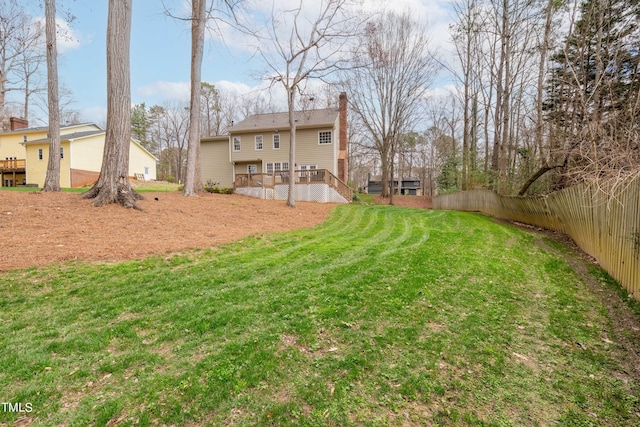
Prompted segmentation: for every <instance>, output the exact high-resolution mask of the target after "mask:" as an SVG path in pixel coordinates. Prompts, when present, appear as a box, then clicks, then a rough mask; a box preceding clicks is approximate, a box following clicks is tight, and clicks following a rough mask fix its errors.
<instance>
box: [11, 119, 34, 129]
mask: <svg viewBox="0 0 640 427" xmlns="http://www.w3.org/2000/svg"><path fill="white" fill-rule="evenodd" d="M28 127H29V121H28V120H27V119H21V118H18V117H10V118H9V128H10V130H18V129H25V128H28Z"/></svg>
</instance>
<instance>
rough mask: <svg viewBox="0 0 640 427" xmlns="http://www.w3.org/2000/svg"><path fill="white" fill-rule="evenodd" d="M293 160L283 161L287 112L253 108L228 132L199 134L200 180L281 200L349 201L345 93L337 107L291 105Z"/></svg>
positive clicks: (287, 136) (287, 135)
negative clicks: (299, 108)
mask: <svg viewBox="0 0 640 427" xmlns="http://www.w3.org/2000/svg"><path fill="white" fill-rule="evenodd" d="M295 119H296V164H295V165H293V167H291V166H292V165H289V148H290V131H289V129H290V127H289V113H287V112H284V113H272V114H257V115H253V116H249V117H247V118H246V119H244V120H242V121H241V122H239V123H237V124H235V125H234V126H232V127H231V129H230V130H229V133H228V135H224V136H218V137H210V138H203V139H202V141H201V155H200V161H201V174H202V179H203V181H204V182H207V181H211V182H214V183H216V184H218V185H220V186H225V187H234V188H235V191H236V193H240V194H246V195H250V196H253V197H259V198H269V199H277V200H285V199H286V198H287V194H288V186H289V184H290V183H293V184H294V185H295V186H296V187H295V188H296V199H297V200H308V201H321V202H322V201H324V202H327V201H330V202H349V201H350V200H351V190H350V189H349V187H348V186H347V184H346V183H347V179H348V168H347V166H348V165H347V145H348V142H347V97H346V94H344V93H343V94H341V95H340V100H339V108H327V109H319V110H307V111H297V112H296V113H295Z"/></svg>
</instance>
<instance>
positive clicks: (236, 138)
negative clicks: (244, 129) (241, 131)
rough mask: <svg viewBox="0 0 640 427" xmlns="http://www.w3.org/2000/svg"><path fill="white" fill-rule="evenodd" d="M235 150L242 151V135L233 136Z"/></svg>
mask: <svg viewBox="0 0 640 427" xmlns="http://www.w3.org/2000/svg"><path fill="white" fill-rule="evenodd" d="M233 151H240V137H239V136H234V137H233Z"/></svg>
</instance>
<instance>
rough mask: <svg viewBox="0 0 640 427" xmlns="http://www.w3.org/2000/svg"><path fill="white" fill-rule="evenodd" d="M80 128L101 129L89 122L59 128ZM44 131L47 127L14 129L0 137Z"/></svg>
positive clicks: (61, 129) (1, 133)
mask: <svg viewBox="0 0 640 427" xmlns="http://www.w3.org/2000/svg"><path fill="white" fill-rule="evenodd" d="M81 126H94V127H95V128H96V129H100V130H102V128H101V127H100V126H98V125H97V124H95V123H91V122H87V123H78V124H74V125H62V126H60V131H63V130H67V129H73V128H75V127H81ZM46 130H49V126H35V127H29V128H20V129H16V130H8V131H5V132H2V131H0V135H11V134H16V133H31V132H42V131H46Z"/></svg>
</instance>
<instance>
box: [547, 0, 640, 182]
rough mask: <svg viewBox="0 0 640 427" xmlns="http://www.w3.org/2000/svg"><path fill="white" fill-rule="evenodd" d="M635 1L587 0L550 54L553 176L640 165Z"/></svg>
mask: <svg viewBox="0 0 640 427" xmlns="http://www.w3.org/2000/svg"><path fill="white" fill-rule="evenodd" d="M639 20H640V1H638V0H587V1H585V2H584V3H582V5H581V13H580V18H579V19H578V20H577V21H576V22H575V24H574V25H573V27H572V28H571V30H570V34H569V35H568V37H567V38H566V40H565V44H564V47H563V48H562V49H560V50H559V51H558V52H557V53H556V54H555V55H554V56H553V57H552V62H553V67H552V69H551V75H550V79H549V85H548V91H547V99H546V102H545V105H544V108H545V111H546V117H547V120H548V121H550V122H551V124H552V140H551V157H552V159H554V161H555V163H557V164H562V163H564V164H565V166H566V167H565V169H564V171H563V175H562V176H561V177H559V178H560V179H557V180H556V183H555V184H556V186H557V187H562V186H566V185H568V184H571V183H574V182H583V181H590V180H592V179H594V178H596V179H598V178H601V177H605V176H609V175H613V174H616V175H618V174H619V173H620V171H625V170H629V171H631V170H633V169H636V168H637V167H638V165H640V155H639V154H640V153H639V149H638V142H637V141H638V130H639V129H638V118H639V109H640V108H639V101H640V98H639V89H640V70H639V58H640V57H639V54H638V42H639V41H640V29H639V28H640V27H639Z"/></svg>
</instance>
